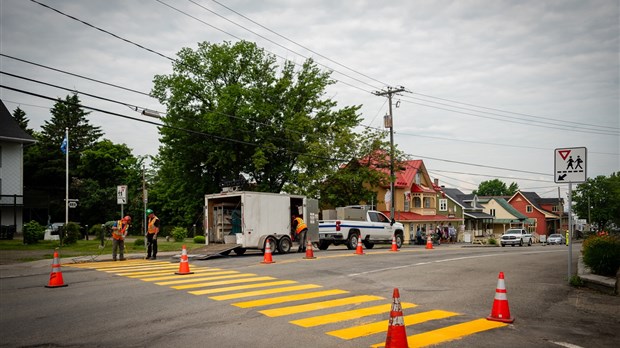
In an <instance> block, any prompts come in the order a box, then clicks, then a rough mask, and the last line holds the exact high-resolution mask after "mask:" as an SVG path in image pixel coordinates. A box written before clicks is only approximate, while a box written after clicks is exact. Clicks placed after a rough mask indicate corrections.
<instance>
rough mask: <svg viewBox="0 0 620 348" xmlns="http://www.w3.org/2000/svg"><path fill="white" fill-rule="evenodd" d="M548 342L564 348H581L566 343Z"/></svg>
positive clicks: (580, 347)
mask: <svg viewBox="0 0 620 348" xmlns="http://www.w3.org/2000/svg"><path fill="white" fill-rule="evenodd" d="M549 342H551V343H553V344H557V345H558V346H562V347H566V348H583V347H582V346H578V345H576V344H572V343H567V342H554V341H549Z"/></svg>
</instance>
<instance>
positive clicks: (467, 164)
mask: <svg viewBox="0 0 620 348" xmlns="http://www.w3.org/2000/svg"><path fill="white" fill-rule="evenodd" d="M409 155H410V156H414V157H419V158H427V159H432V160H435V161H441V162H448V163H456V164H462V165H466V166H475V167H482V168H489V169H498V170H507V171H511V172H518V173H525V174H535V175H544V176H553V175H552V174H547V173H539V172H530V171H527V170H519V169H510V168H502V167H495V166H487V165H483V164H474V163H467V162H460V161H454V160H447V159H443V158H436V157H428V156H421V155H415V154H409Z"/></svg>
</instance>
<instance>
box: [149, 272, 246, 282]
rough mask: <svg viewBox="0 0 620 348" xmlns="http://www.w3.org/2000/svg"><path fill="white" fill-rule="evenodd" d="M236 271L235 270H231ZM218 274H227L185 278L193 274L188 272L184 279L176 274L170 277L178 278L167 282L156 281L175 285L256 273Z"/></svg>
mask: <svg viewBox="0 0 620 348" xmlns="http://www.w3.org/2000/svg"><path fill="white" fill-rule="evenodd" d="M231 272H234V271H231ZM217 274H225V275H215V276H214V275H213V274H199V276H200V277H201V278H196V277H194V278H185V277H186V276H188V275H191V274H186V275H183V279H179V276H178V275H177V276H175V277H174V278H173V277H170V279H176V280H169V281H166V282H158V283H155V284H157V285H174V284H185V283H192V282H204V281H208V280H218V279H232V278H237V277H254V276H256V274H254V273H239V272H234V274H230V273H229V272H217Z"/></svg>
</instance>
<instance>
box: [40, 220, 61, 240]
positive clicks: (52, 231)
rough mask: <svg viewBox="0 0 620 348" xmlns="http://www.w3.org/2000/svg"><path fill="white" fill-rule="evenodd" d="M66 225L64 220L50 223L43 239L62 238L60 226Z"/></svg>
mask: <svg viewBox="0 0 620 348" xmlns="http://www.w3.org/2000/svg"><path fill="white" fill-rule="evenodd" d="M64 225H65V223H64V222H54V223H52V224H50V225H48V226H47V228H46V229H45V234H44V235H43V240H60V231H59V228H60V227H62V226H64Z"/></svg>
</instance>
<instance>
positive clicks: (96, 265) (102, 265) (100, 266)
mask: <svg viewBox="0 0 620 348" xmlns="http://www.w3.org/2000/svg"><path fill="white" fill-rule="evenodd" d="M157 264H159V265H169V264H170V262H157V263H147V262H130V261H121V262H93V263H88V264H81V263H80V264H68V265H67V266H69V267H76V268H92V269H97V270H102V271H103V270H106V269H114V268H118V269H123V268H127V269H129V268H138V267H146V266H152V265H157Z"/></svg>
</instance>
